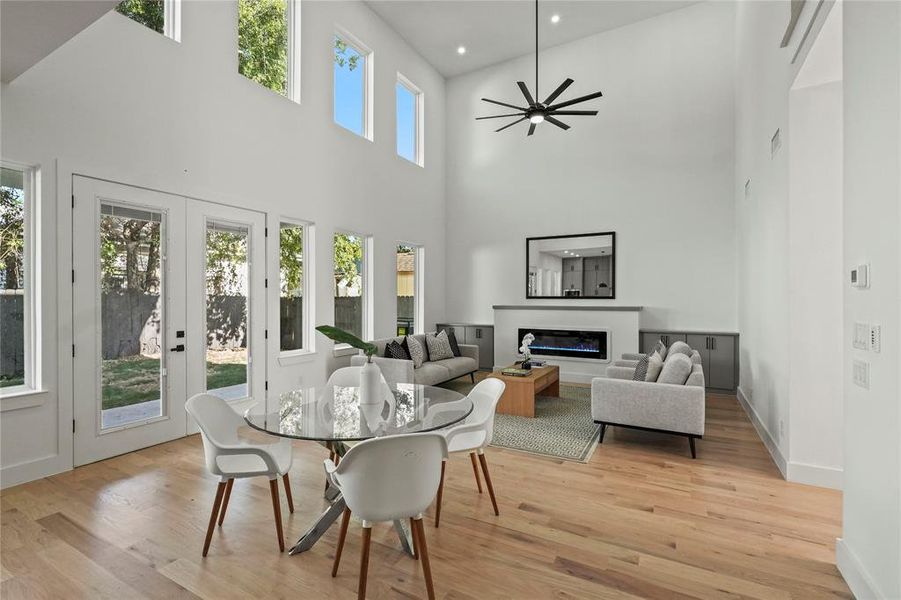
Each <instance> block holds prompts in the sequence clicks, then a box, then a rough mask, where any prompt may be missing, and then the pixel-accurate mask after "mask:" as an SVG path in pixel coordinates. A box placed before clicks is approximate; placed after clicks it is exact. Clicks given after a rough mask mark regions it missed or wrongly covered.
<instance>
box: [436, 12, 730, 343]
mask: <svg viewBox="0 0 901 600" xmlns="http://www.w3.org/2000/svg"><path fill="white" fill-rule="evenodd" d="M733 10H734V9H733V6H732V4H731V3H724V2H710V3H701V4H697V5H693V6H690V7H688V8H685V9H683V10H678V11H674V12H671V13H667V14H664V15H662V16H659V17H655V18H652V19H649V20H646V21H642V22H639V23H636V24H633V25H629V26H627V27H623V28H620V29H616V30H613V31H609V32H605V33H602V34H599V35H595V36H592V37H588V38H585V39H582V40H579V41H576V42H572V43H569V44H564V45H561V46H557V47H555V48H551V49H549V50H546V51H543V52H542V53H541V84H540V85H541V89H540V95H541V96H547V95H548V94H549V93H550V92H551V91H552V90H553V88H555V87H556V86H557V85H558V84H559V83H561V82H562V81H563V79H565V78H566V77H571V78H573V79H574V80H575V83H574V84H573V85H572V86H571V87H570V89H569V90H568V91H567V92H566V95H565V97H564V98H563V99H566V98H574V97H576V96H580V95H584V94H587V93H590V92H594V91H596V90H602V91H603V92H604V97H603V98H601V99H599V100H595V101H591V102H588V103H586V104H584V105H580V106H577V107H573V108H578V109H595V108H596V109H598V110H599V111H600V112H599V114H598V116H597V117H572V118H569V119H563V120H564V121H566V122H568V123H569V124H571V125H572V129H570V130H568V131H562V130H560V129H557V128H555V127H554V126H552V125H550V124H542V125H539V127H538V129H537V131H536V133H535V135H534V136H532V137H530V138H526V130H527V126H526V125H525V124H521V125H518V126H516V127H513V128H511V129H509V130H505V131H503V132H501V133H494V129H496V128H497V127H499V126H500V124H501V123H505V122H506V120H505V119H498V120H497V121H488V122H486V121H475V120H474V119H473V116H475V115H490V114H502V113H503V112H504V109H503V108H501V107H492V106H491V105H489V104H487V103H485V102H481V101H480V100H479V99H480V98H482V97H488V98H493V99H498V100H501V101H506V102H513V103H518V102H520V101H521V100H522V97H521V94H520V92H519V90H518V88H517V87H516V83H515V82H516V81H517V80H523V81H526V82H528V84H529V85H530V86H534V57H531V56H529V57H523V58H520V59H516V60H512V61H509V62H505V63H502V64H500V65H497V66H494V67H491V68H487V69H484V70H482V71H478V72H475V73H472V74H468V75H465V76H461V77H457V78H454V79H451V80H449V81H448V84H447V103H448V106H451V107H453V110H451V111H449V112H448V165H447V182H448V185H447V208H446V210H447V222H448V227H447V235H448V248H447V257H448V260H447V290H448V303H447V306H448V317H449V318H451V319H452V320H455V321H473V322H485V321H488V322H490V321H492V319H493V318H494V315H493V313H492V309H491V306H492V305H493V304H516V303H521V302H522V301H523V300H524V299H525V288H526V285H525V283H526V282H525V278H526V271H525V263H526V259H525V239H526V237H529V236H540V235H555V234H568V233H591V232H597V231H616V234H617V235H616V241H617V247H616V254H617V257H616V260H617V264H616V300H614V301H606V302H605V301H591V300H580V301H579V302H580V303H582V302H584V303H590V304H606V305H615V304H628V305H642V306H645V307H646V309H645V310H644V311H643V312H642V324H643V325H644V326H647V327H656V328H664V327H674V328H675V327H682V328H696V329H708V328H709V329H714V330H715V329H723V330H733V329H735V327H736V324H737V323H736V312H735V244H734V235H735V227H734V218H733V203H732V188H731V185H732V180H733V154H732V147H733V120H732V119H733V115H732V109H733V96H732V66H733V61H732V50H733V45H732V32H733V14H732V13H733ZM495 109H496V110H495ZM530 302H535V303H545V304H547V303H553V302H554V301H553V300H550V301H530ZM557 302H559V301H557Z"/></svg>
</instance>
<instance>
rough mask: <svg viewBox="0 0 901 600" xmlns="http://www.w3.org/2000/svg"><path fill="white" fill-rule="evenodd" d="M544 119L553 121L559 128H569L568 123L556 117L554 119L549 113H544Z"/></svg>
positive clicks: (549, 121)
mask: <svg viewBox="0 0 901 600" xmlns="http://www.w3.org/2000/svg"><path fill="white" fill-rule="evenodd" d="M544 120H545V121H547V122H548V123H553V124H554V125H556V126H557V127H559V128H560V129H569V125H567V124H566V123H564V122H562V121H558V120H557V119H555V118H554V117H552V116H550V115H545V117H544Z"/></svg>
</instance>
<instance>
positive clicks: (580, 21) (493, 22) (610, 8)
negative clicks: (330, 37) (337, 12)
mask: <svg viewBox="0 0 901 600" xmlns="http://www.w3.org/2000/svg"><path fill="white" fill-rule="evenodd" d="M695 1H696V0H542V1H541V2H540V4H539V7H538V14H539V17H538V23H539V27H540V30H539V39H540V44H539V45H540V47H541V48H550V47H551V46H557V45H559V44H563V43H566V42H571V41H573V40H577V39H579V38H583V37H585V36H589V35H592V34H595V33H600V32H602V31H608V30H610V29H615V28H617V27H622V26H623V25H628V24H630V23H635V22H636V21H641V20H644V19H648V18H650V17H654V16H656V15H659V14H662V13H665V12H669V11H672V10H678V9H680V8H684V7H686V6H688V5H689V4H694V3H695ZM366 3H367V4H368V5H369V7H370V8H372V10H374V11H375V12H376V13H378V15H379V16H381V17H382V19H384V20H385V21H386V22H387V23H388V24H389V25H390V26H391V27H392V28H394V30H395V31H397V32H398V33H399V34H400V35H401V36H403V37H404V39H406V40H407V42H408V43H409V44H410V45H412V46H413V47H414V48H415V49H416V50H417V51H418V52H419V53H420V54H421V55H422V56H423V57H424V58H425V59H426V60H427V61H429V62H430V63H431V64H432V65H433V66H434V67H435V68H436V69H438V71H439V72H441V74H442V75H444V76H445V77H453V76H456V75H461V74H463V73H468V72H470V71H475V70H478V69H481V68H483V67H487V66H489V65H492V64H496V63H499V62H503V61H505V60H509V59H511V58H516V57H519V56H523V55H526V54H529V53H532V52H534V51H535V4H534V2H532V1H530V0H366ZM555 14H556V15H560V20H559V22H558V23H551V16H552V15H555ZM459 46H464V47H465V48H466V53H465V54H462V55H460V54H458V53H457V48H458V47H459Z"/></svg>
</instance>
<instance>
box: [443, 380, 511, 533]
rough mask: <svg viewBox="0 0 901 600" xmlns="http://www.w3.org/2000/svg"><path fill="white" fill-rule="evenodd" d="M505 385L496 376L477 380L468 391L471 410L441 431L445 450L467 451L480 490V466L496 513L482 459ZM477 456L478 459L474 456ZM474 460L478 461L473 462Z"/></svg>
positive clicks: (491, 488) (489, 441) (491, 434)
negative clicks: (445, 441)
mask: <svg viewBox="0 0 901 600" xmlns="http://www.w3.org/2000/svg"><path fill="white" fill-rule="evenodd" d="M505 387H506V384H505V383H504V382H503V381H501V380H500V379H495V378H493V377H489V378H487V379H483V380H482V381H480V382H479V383H478V384H476V386H475V387H474V388H472V391H471V392H469V399H470V400H472V404H473V408H472V412H471V413H470V414H469V416H468V417H466V420H465V421H463V423H461V424H459V425H455V426H454V427H451V428H450V429H447V430H445V431H443V432H442V433H443V434H444V437H445V439H446V440H447V449H448V452H469V458H470V460H471V461H472V472H473V474H474V475H475V478H476V486H477V487H478V489H479V493H480V494H481V493H482V482H481V480H480V479H479V465H481V467H482V475H483V476H484V477H485V484H486V485H487V486H488V495H489V496H490V497H491V505H492V507H493V508H494V514H495V515H500V511H499V510H498V508H497V499H496V498H495V496H494V486H493V485H492V484H491V475H490V474H489V473H488V459H486V458H485V448H487V447H488V446H489V445H490V444H491V439H492V438H493V437H494V413H495V410H496V409H497V403H498V402H499V401H500V399H501V395H503V393H504V388H505ZM477 457H478V458H477ZM477 460H478V463H477ZM446 467H447V461H446V460H445V461H444V462H442V463H441V482H440V483H439V484H438V499H437V502H436V504H435V527H438V524H439V523H440V521H441V499H442V496H443V495H444V471H445V469H446Z"/></svg>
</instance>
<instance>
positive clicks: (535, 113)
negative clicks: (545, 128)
mask: <svg viewBox="0 0 901 600" xmlns="http://www.w3.org/2000/svg"><path fill="white" fill-rule="evenodd" d="M572 83H573V80H572V79H569V78H568V77H567V78H566V80H565V81H564V82H563V83H561V84H560V85H559V86H557V89H556V90H554V91H553V92H552V93H551V95H550V96H548V97H547V98H545V100H544V102H538V101H537V100H536V99H535V98H538V97H539V96H538V0H535V98H533V97H532V94H531V93H529V88H528V86H526V84H525V82H523V81H517V82H516V85H518V86H519V89H520V91H521V92H522V95H523V96H525V99H526V102H527V103H528V107H522V106H516V105H515V104H507V103H506V102H500V101H498V100H491V99H490V98H482V100H483V101H485V102H490V103H492V104H497V105H500V106H506V107H507V108H513V109H515V110H516V111H517V112H515V113H508V114H504V115H491V116H489V117H476V121H481V120H483V119H502V118H504V117H520V118H519V119H517V120H516V121H513V122H512V123H508V124H506V125H504V126H503V127H501V128H500V129H496V130H495V133H497V132H498V131H503V130H504V129H507V128H508V127H513V126H514V125H516V124H518V123H522V122H523V121H526V120H528V121H529V133H527V134H526V135H532V134H533V133H535V127H536V126H537V125H538V124H539V123H542V122H544V121H547V122H548V123H553V124H554V125H556V126H557V127H559V128H560V129H564V130H565V129H569V125H567V124H566V123H563V122H562V121H560V120H559V119H557V118H556V117H558V116H595V115H597V114H598V111H596V110H561V109H563V108H566V107H567V106H572V105H573V104H579V103H580V102H585V101H587V100H593V99H594V98H600V97H601V96H602V95H603V94H601V92H595V93H593V94H588V95H587V96H580V97H579V98H575V99H573V100H567V101H565V102H558V103H557V104H552V102H553V101H554V100H556V99H557V98H558V97H559V96H560V94H562V93H563V92H565V91H566V88H568V87H569V86H570V85H572Z"/></svg>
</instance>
